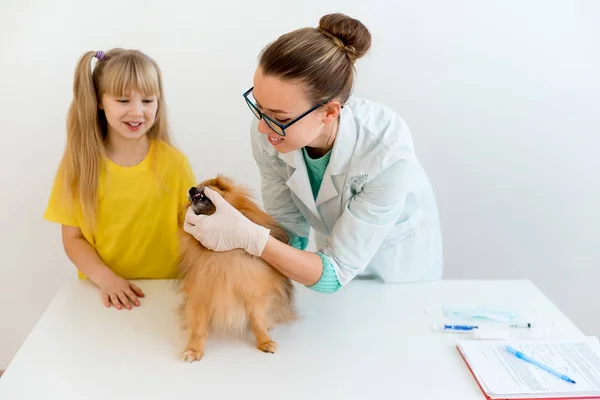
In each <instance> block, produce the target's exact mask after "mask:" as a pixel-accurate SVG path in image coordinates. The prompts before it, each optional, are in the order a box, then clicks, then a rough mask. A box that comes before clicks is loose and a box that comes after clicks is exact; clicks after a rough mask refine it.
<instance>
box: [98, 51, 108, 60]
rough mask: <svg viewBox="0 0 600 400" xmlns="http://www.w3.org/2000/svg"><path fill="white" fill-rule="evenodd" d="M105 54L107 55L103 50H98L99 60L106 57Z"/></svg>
mask: <svg viewBox="0 0 600 400" xmlns="http://www.w3.org/2000/svg"><path fill="white" fill-rule="evenodd" d="M105 55H106V54H105V53H104V52H103V51H97V52H96V58H97V59H98V60H102V59H103V58H104V56H105Z"/></svg>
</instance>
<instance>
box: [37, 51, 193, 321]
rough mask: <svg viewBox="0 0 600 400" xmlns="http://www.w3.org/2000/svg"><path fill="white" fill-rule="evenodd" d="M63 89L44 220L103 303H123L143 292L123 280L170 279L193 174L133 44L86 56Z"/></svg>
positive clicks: (150, 70)
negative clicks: (63, 134) (62, 136)
mask: <svg viewBox="0 0 600 400" xmlns="http://www.w3.org/2000/svg"><path fill="white" fill-rule="evenodd" d="M94 58H96V59H97V60H96V62H95V67H94V68H93V70H92V62H93V61H94ZM73 95H74V96H73V101H72V103H71V106H70V108H69V114H68V118H67V144H66V149H65V153H64V156H63V158H62V161H61V163H60V166H59V168H58V172H57V175H56V178H55V180H54V185H53V188H52V192H51V195H50V200H49V203H48V207H47V209H46V211H45V213H44V218H45V219H47V220H49V221H52V222H57V223H59V224H61V225H62V240H63V246H64V249H65V252H66V254H67V256H68V257H69V259H70V260H71V261H72V262H73V263H74V264H75V266H76V267H77V269H78V270H79V271H78V273H79V277H80V278H88V279H89V280H91V281H92V282H93V283H95V284H96V285H97V286H98V287H99V289H100V292H101V296H102V300H103V302H104V305H105V306H106V307H110V306H111V305H113V306H114V307H116V308H117V309H121V308H122V307H125V308H127V309H131V304H134V305H136V306H138V305H139V300H138V297H143V296H144V293H143V292H142V290H140V289H139V288H138V287H137V286H136V285H134V284H133V283H131V282H129V280H131V279H153V278H155V279H167V278H173V277H174V274H175V272H176V260H177V229H178V227H179V226H180V224H181V223H182V222H183V212H185V204H186V202H187V191H188V189H189V188H190V187H191V186H194V185H195V184H196V181H195V177H194V174H193V172H192V170H191V168H190V165H189V163H188V160H187V158H186V157H185V156H184V155H183V154H182V153H181V152H179V151H178V150H176V149H175V148H174V147H173V146H172V145H171V139H170V137H169V131H168V125H167V113H166V107H165V100H164V91H163V84H162V77H161V72H160V69H159V67H158V65H157V64H156V62H155V61H154V60H152V59H150V58H149V57H147V56H146V55H144V54H143V53H140V52H138V51H135V50H123V49H113V50H110V51H109V52H107V53H104V52H101V51H99V52H95V51H90V52H86V53H85V54H84V55H83V56H82V57H81V58H80V60H79V63H78V65H77V68H76V70H75V78H74V85H73ZM182 211H183V212H182Z"/></svg>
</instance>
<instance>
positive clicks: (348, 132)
mask: <svg viewBox="0 0 600 400" xmlns="http://www.w3.org/2000/svg"><path fill="white" fill-rule="evenodd" d="M357 135H358V133H357V130H356V125H355V124H354V119H353V116H352V111H351V110H350V108H346V107H345V108H343V109H342V111H341V112H340V124H339V127H338V133H337V137H336V140H335V143H334V145H333V148H332V150H331V151H332V153H331V157H330V159H329V164H328V165H327V169H326V170H325V173H324V175H323V181H322V182H321V187H320V188H319V193H318V195H317V200H316V202H315V200H314V198H313V194H312V189H311V186H310V181H309V179H308V172H307V169H306V163H305V162H304V157H303V155H302V150H295V151H293V152H289V153H284V154H281V153H279V154H278V157H279V159H281V160H282V161H283V162H285V163H286V164H287V165H288V166H290V167H291V168H294V169H295V171H294V173H293V174H292V175H291V176H290V178H289V179H288V181H287V182H286V184H287V185H288V187H289V188H290V189H291V191H292V192H293V193H294V194H295V195H296V196H297V197H298V198H299V199H300V200H301V201H302V203H304V205H305V206H306V207H307V208H308V209H309V210H310V211H311V212H312V213H313V214H314V215H315V217H316V218H318V219H319V220H321V221H322V219H321V216H320V214H319V212H318V210H317V206H319V205H321V204H323V203H325V202H326V201H328V200H331V199H332V198H334V197H336V196H338V195H339V193H338V191H337V189H336V188H335V185H334V184H333V177H334V176H336V175H340V174H344V173H346V172H348V169H349V168H350V162H351V160H352V156H353V154H354V150H355V145H356V142H357Z"/></svg>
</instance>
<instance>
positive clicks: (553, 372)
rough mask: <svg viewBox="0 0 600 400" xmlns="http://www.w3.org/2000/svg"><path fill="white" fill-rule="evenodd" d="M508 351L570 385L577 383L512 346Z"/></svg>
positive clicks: (507, 347)
mask: <svg viewBox="0 0 600 400" xmlns="http://www.w3.org/2000/svg"><path fill="white" fill-rule="evenodd" d="M506 351H508V352H509V353H511V354H514V355H515V356H516V357H517V358H520V359H521V360H523V361H526V362H528V363H530V364H533V365H535V366H536V367H539V368H541V369H543V370H544V371H548V372H550V373H551V374H552V375H554V376H557V377H559V378H560V379H562V380H563V381H567V382H569V383H575V381H574V380H573V379H571V378H569V377H568V376H566V375H564V374H561V373H560V372H558V371H556V370H554V369H552V368H550V367H548V366H546V365H544V364H542V363H540V362H539V361H536V360H534V359H532V358H531V357H528V356H526V355H525V354H523V353H522V352H520V351H518V350H516V349H513V348H512V347H510V346H506Z"/></svg>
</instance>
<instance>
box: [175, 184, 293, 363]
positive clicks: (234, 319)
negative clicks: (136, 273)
mask: <svg viewBox="0 0 600 400" xmlns="http://www.w3.org/2000/svg"><path fill="white" fill-rule="evenodd" d="M207 186H208V187H210V188H211V189H213V190H215V191H216V192H218V193H219V194H220V195H221V196H222V197H223V198H224V199H225V200H226V201H227V202H228V203H229V204H231V205H232V206H233V207H234V208H236V209H237V210H238V211H240V212H241V213H242V214H243V215H245V216H246V217H247V218H248V219H250V220H251V221H253V222H255V223H257V224H259V225H262V226H264V227H267V228H269V229H270V230H271V235H272V236H273V237H274V238H276V239H277V240H280V241H282V242H284V243H288V240H289V239H288V236H287V233H286V231H285V230H284V229H283V228H282V227H281V226H279V225H278V224H277V222H276V221H275V220H274V219H273V218H272V217H270V216H269V215H268V214H267V213H265V212H264V211H262V210H261V209H260V208H259V207H258V206H257V205H256V204H255V203H254V202H253V201H252V200H251V199H250V195H249V192H248V190H246V189H244V188H243V187H241V186H239V185H235V184H234V183H233V182H232V181H231V180H230V179H228V178H226V177H223V176H217V177H216V178H215V179H210V180H207V181H204V182H202V183H201V184H199V185H198V186H197V187H195V188H190V191H189V193H190V205H191V206H192V209H193V210H194V212H195V213H196V214H207V215H210V214H212V213H214V212H215V206H214V204H213V203H212V202H211V201H210V200H209V199H208V198H207V197H205V196H204V195H203V190H204V187H207ZM179 272H180V278H181V281H180V283H181V285H180V288H181V289H180V290H181V292H182V295H183V302H182V304H181V311H182V317H183V327H184V328H185V329H187V331H188V334H189V338H188V343H187V346H186V348H185V350H184V351H183V352H182V354H181V357H182V359H183V360H185V361H188V362H193V361H198V360H200V359H201V358H202V356H203V355H204V346H205V342H206V338H207V335H208V334H209V333H215V334H222V335H223V334H224V335H228V336H231V335H235V336H241V335H244V334H246V332H248V328H249V329H250V331H252V333H253V334H254V337H255V339H256V347H257V348H258V349H260V350H262V351H264V352H268V353H274V352H276V351H277V344H276V343H275V342H274V341H273V340H272V339H271V337H270V336H269V333H268V331H269V330H270V329H271V328H272V327H273V326H274V325H275V324H276V323H285V322H291V321H293V320H295V319H296V312H295V307H294V287H293V286H292V283H291V281H290V280H289V279H288V278H286V277H285V276H283V275H282V274H281V273H280V272H278V271H277V270H276V269H275V268H273V267H271V266H270V265H269V264H267V263H266V262H265V261H263V260H262V259H261V258H259V257H254V256H252V255H250V254H248V253H247V252H246V251H244V250H242V249H235V250H231V251H223V252H216V251H211V250H208V249H206V248H205V247H204V246H202V245H201V244H200V242H199V241H198V240H196V239H195V238H194V237H193V236H191V235H189V234H188V233H186V232H185V231H183V229H181V230H180V263H179Z"/></svg>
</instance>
